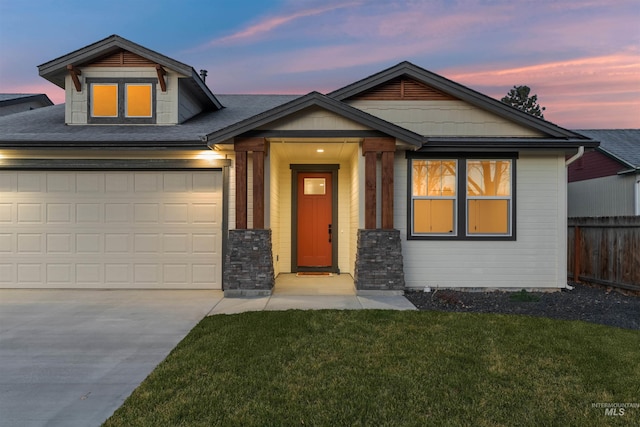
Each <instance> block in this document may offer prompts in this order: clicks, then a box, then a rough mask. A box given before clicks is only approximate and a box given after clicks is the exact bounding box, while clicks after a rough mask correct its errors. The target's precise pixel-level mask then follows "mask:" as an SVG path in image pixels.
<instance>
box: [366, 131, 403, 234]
mask: <svg viewBox="0 0 640 427" xmlns="http://www.w3.org/2000/svg"><path fill="white" fill-rule="evenodd" d="M395 150H396V144H395V140H394V139H393V138H365V140H364V141H363V143H362V153H363V155H364V156H365V204H364V206H365V220H364V227H365V229H374V228H376V178H377V176H376V163H377V155H378V153H379V152H381V153H382V160H381V161H382V188H381V209H380V212H381V226H382V228H383V229H385V230H390V229H393V158H394V153H395Z"/></svg>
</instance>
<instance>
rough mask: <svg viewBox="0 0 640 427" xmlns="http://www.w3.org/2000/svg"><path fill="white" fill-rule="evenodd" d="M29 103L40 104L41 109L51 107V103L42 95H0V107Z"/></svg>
mask: <svg viewBox="0 0 640 427" xmlns="http://www.w3.org/2000/svg"><path fill="white" fill-rule="evenodd" d="M30 101H36V102H40V103H41V104H42V106H43V107H46V106H49V105H53V102H52V101H51V100H50V99H49V97H48V96H47V95H45V94H44V93H0V106H5V105H12V104H19V103H21V102H30Z"/></svg>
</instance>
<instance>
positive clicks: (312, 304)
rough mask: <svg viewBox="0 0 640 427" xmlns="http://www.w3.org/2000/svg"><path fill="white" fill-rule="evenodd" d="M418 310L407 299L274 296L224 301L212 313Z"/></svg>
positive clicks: (347, 296) (397, 297)
mask: <svg viewBox="0 0 640 427" xmlns="http://www.w3.org/2000/svg"><path fill="white" fill-rule="evenodd" d="M323 309H338V310H362V309H378V310H416V307H415V306H414V305H413V304H411V303H410V302H409V300H407V299H406V298H405V297H403V296H366V297H365V296H356V295H314V296H309V295H291V294H277V293H274V294H273V295H271V296H268V297H253V298H247V297H245V298H223V299H221V300H220V302H218V303H217V304H216V305H215V307H213V309H212V310H211V311H210V312H209V315H215V314H236V313H243V312H245V311H262V310H266V311H270V310H323Z"/></svg>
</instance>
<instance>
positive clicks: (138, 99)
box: [124, 83, 151, 117]
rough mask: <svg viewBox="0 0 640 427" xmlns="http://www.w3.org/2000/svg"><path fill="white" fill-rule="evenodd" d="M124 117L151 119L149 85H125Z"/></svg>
mask: <svg viewBox="0 0 640 427" xmlns="http://www.w3.org/2000/svg"><path fill="white" fill-rule="evenodd" d="M124 95H125V99H126V109H125V116H126V117H151V84H149V83H136V84H131V83H128V84H125V92H124Z"/></svg>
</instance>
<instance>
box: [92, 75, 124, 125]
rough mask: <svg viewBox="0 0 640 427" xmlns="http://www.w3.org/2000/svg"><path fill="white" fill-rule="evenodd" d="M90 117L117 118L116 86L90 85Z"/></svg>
mask: <svg viewBox="0 0 640 427" xmlns="http://www.w3.org/2000/svg"><path fill="white" fill-rule="evenodd" d="M91 100H92V101H93V102H92V103H91V115H92V116H93V117H118V85H117V84H98V83H94V84H92V85H91Z"/></svg>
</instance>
